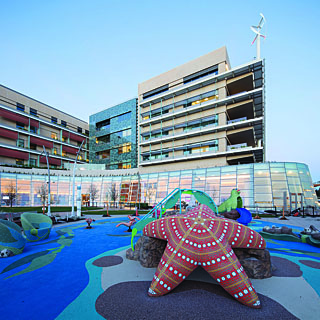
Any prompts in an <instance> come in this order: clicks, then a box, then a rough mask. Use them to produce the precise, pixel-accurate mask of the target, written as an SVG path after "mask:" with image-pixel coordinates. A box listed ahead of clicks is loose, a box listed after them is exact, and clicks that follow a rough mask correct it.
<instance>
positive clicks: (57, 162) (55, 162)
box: [40, 156, 61, 166]
mask: <svg viewBox="0 0 320 320" xmlns="http://www.w3.org/2000/svg"><path fill="white" fill-rule="evenodd" d="M48 161H49V164H53V165H56V166H61V159H57V158H51V157H50V156H49V158H48ZM40 162H41V163H47V159H46V157H40Z"/></svg>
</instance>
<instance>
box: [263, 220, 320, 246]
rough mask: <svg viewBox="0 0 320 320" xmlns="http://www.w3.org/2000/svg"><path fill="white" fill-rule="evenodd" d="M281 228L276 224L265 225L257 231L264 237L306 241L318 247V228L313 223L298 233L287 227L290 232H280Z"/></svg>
mask: <svg viewBox="0 0 320 320" xmlns="http://www.w3.org/2000/svg"><path fill="white" fill-rule="evenodd" d="M281 229H282V228H280V227H276V226H272V227H269V226H265V227H264V228H263V229H262V231H260V232H259V233H260V234H261V235H262V236H263V238H265V239H273V240H281V241H290V242H300V243H307V244H310V245H312V246H314V247H317V248H320V230H318V229H317V228H315V227H314V226H313V225H311V226H310V227H309V228H305V229H304V230H303V231H301V232H300V233H294V232H292V228H287V229H288V230H290V232H291V234H290V233H282V232H281ZM277 230H278V231H277Z"/></svg>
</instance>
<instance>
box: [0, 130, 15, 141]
mask: <svg viewBox="0 0 320 320" xmlns="http://www.w3.org/2000/svg"><path fill="white" fill-rule="evenodd" d="M0 136H1V137H4V138H9V139H14V140H17V139H18V132H15V131H11V130H8V129H5V128H0Z"/></svg>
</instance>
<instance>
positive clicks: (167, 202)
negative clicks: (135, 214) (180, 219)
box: [131, 188, 218, 250]
mask: <svg viewBox="0 0 320 320" xmlns="http://www.w3.org/2000/svg"><path fill="white" fill-rule="evenodd" d="M183 194H189V195H193V196H194V197H195V199H196V200H197V201H198V202H199V203H201V204H204V205H206V206H208V207H209V208H210V209H211V210H212V211H213V212H214V213H215V214H217V213H218V208H217V206H216V204H215V203H214V201H213V200H212V198H211V197H210V196H209V195H208V194H207V193H205V192H204V191H200V190H192V189H179V188H175V189H174V190H173V191H172V192H170V193H169V194H168V195H167V196H166V197H165V198H163V199H162V200H161V201H160V202H159V203H158V204H157V205H156V206H155V207H154V208H153V209H152V210H151V211H149V212H148V213H147V214H146V215H145V216H144V217H143V218H142V219H141V220H140V221H139V222H137V223H136V224H135V226H134V228H133V230H132V236H131V248H132V250H134V237H135V235H136V234H137V233H138V232H141V231H142V230H143V228H144V227H145V226H146V225H147V224H148V223H150V222H152V221H154V220H156V219H158V218H162V216H163V215H164V214H165V213H166V211H167V210H168V209H171V208H173V207H174V206H175V205H176V204H177V202H179V210H180V214H182V204H181V196H182V195H183Z"/></svg>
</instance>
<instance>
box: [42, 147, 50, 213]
mask: <svg viewBox="0 0 320 320" xmlns="http://www.w3.org/2000/svg"><path fill="white" fill-rule="evenodd" d="M42 154H44V155H45V157H46V160H47V167H48V212H47V215H48V217H51V202H50V201H51V193H50V167H49V160H48V152H47V151H46V148H45V146H43V151H42V152H41V155H42ZM41 155H40V156H41Z"/></svg>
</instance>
